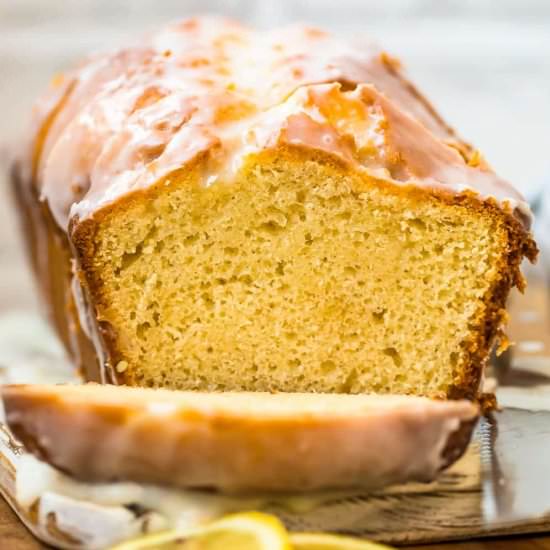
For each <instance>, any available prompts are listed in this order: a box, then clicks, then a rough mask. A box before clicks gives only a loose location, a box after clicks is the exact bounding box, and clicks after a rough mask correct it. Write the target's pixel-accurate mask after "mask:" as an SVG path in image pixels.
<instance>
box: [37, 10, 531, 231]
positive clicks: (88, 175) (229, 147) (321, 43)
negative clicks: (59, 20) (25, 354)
mask: <svg viewBox="0 0 550 550" xmlns="http://www.w3.org/2000/svg"><path fill="white" fill-rule="evenodd" d="M52 96H53V98H54V99H53V100H52ZM61 104H62V108H61V109H60V110H59V115H58V116H56V117H53V122H52V121H49V119H48V116H49V115H50V114H51V113H52V112H54V111H55V108H56V106H58V105H61ZM52 105H53V107H52ZM47 121H48V123H51V128H50V130H49V132H48V134H47V138H46V139H45V142H44V144H43V146H42V145H39V144H38V142H39V141H40V140H39V134H40V129H41V128H44V126H45V125H47V124H46V122H47ZM33 128H34V133H35V136H37V137H36V139H35V140H34V147H35V148H37V147H38V149H39V150H40V151H39V153H40V154H36V152H35V154H34V156H38V159H37V161H36V176H37V178H38V184H39V185H40V186H41V188H42V196H43V198H44V199H45V200H47V202H48V204H49V206H50V208H51V210H52V212H53V214H54V217H55V219H56V220H57V223H58V224H59V225H60V226H61V227H63V228H66V227H67V225H68V220H69V218H70V217H72V216H78V217H79V218H80V219H82V218H85V217H87V216H90V215H92V214H93V213H94V212H95V211H96V210H97V209H98V208H101V207H102V206H104V205H106V204H109V203H111V202H113V201H116V200H117V199H118V198H119V197H121V196H123V195H125V194H127V193H129V192H132V191H134V190H136V189H142V188H146V187H148V186H150V185H152V184H154V183H155V182H156V181H158V180H159V179H161V178H163V177H165V176H167V175H168V174H170V173H171V172H172V171H174V170H176V169H180V168H181V167H183V166H185V165H186V164H188V163H189V162H191V161H192V160H193V159H194V158H196V156H197V155H198V154H200V153H205V154H207V155H208V158H209V160H208V170H207V173H206V174H205V180H204V183H205V185H212V184H214V183H215V182H217V181H231V179H233V178H234V177H235V174H236V172H237V171H238V169H239V167H240V166H241V165H242V163H243V160H244V158H245V157H246V156H247V155H248V154H250V153H253V152H256V151H261V150H263V149H268V148H272V147H275V146H277V145H279V144H284V143H289V144H300V145H303V146H305V147H308V148H311V149H320V150H324V151H327V152H329V153H332V154H336V155H338V156H340V157H342V158H343V159H345V160H346V161H348V162H349V163H350V164H351V165H352V166H353V167H354V168H356V169H357V170H360V171H364V172H365V173H367V174H369V175H372V176H374V177H377V178H379V179H384V180H386V181H389V182H392V183H394V184H397V185H415V186H423V187H429V188H437V189H440V190H444V191H447V192H451V193H462V192H464V191H465V190H472V191H474V192H475V193H476V194H478V195H479V197H480V198H481V199H487V198H494V199H496V200H497V202H499V203H500V204H501V205H502V207H503V208H504V209H506V210H509V211H510V212H512V211H513V209H515V208H517V209H518V210H520V211H521V213H522V218H527V219H528V218H530V211H529V208H528V206H527V204H526V203H525V201H524V200H523V198H522V197H521V195H520V194H519V193H517V191H515V190H514V189H513V187H511V186H510V185H509V184H507V183H506V182H504V181H502V180H500V179H499V178H497V176H495V174H494V173H493V172H492V171H490V169H489V168H488V167H486V166H484V165H483V166H469V165H468V164H467V163H466V161H465V160H464V158H463V155H461V154H459V152H458V150H460V151H461V152H462V153H463V154H464V155H466V156H468V155H471V151H470V150H469V148H468V146H467V145H465V144H464V143H462V142H461V141H460V140H459V139H458V138H457V137H456V136H455V134H454V133H453V132H452V130H450V129H449V128H448V127H447V126H446V125H445V124H444V123H443V122H442V121H441V119H440V118H439V117H438V116H437V114H436V113H435V112H434V111H433V109H432V108H431V107H430V105H429V104H428V103H427V102H426V101H425V100H424V99H423V98H422V96H420V95H419V94H418V92H416V90H415V89H414V88H413V87H412V86H411V85H410V83H408V82H407V81H406V80H405V79H404V78H403V77H402V75H401V73H400V71H399V67H398V65H397V63H396V62H395V61H394V60H392V59H390V58H389V57H388V56H387V55H386V54H383V53H381V52H380V51H379V50H377V49H376V48H374V47H373V46H372V45H369V46H363V47H361V48H358V47H356V46H352V45H349V44H346V43H344V42H340V41H337V40H335V39H334V38H332V37H331V36H329V35H327V34H326V33H324V32H322V31H319V30H316V29H309V28H301V27H291V28H287V29H283V30H279V31H271V32H254V31H252V30H250V29H248V28H246V27H243V26H241V25H239V24H238V23H235V22H231V21H228V20H224V19H217V18H199V19H189V20H185V21H183V22H181V23H178V24H175V25H171V26H169V27H167V28H166V29H164V30H162V31H160V32H159V33H157V34H154V35H152V36H150V37H148V38H147V39H146V40H144V42H143V45H142V46H140V47H139V48H134V49H129V50H126V51H122V52H117V53H115V54H112V55H107V56H99V57H97V58H94V59H93V60H92V61H90V62H89V63H87V64H85V65H83V66H82V67H81V68H80V69H77V70H76V71H75V72H74V73H72V74H71V75H68V76H67V78H66V79H65V81H64V83H62V84H61V91H60V89H59V87H58V88H56V89H54V91H53V92H52V93H51V94H50V95H49V96H47V97H46V99H45V100H43V102H42V103H41V104H39V108H38V109H37V113H36V115H35V120H34V123H33ZM448 144H450V145H452V147H450V146H449V145H448ZM396 159H398V160H396Z"/></svg>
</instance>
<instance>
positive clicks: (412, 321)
mask: <svg viewBox="0 0 550 550" xmlns="http://www.w3.org/2000/svg"><path fill="white" fill-rule="evenodd" d="M33 120H34V121H33V128H34V130H33V133H32V135H31V139H30V140H29V145H28V147H27V149H26V150H25V152H24V153H23V154H22V155H21V157H20V159H19V161H18V162H17V164H16V166H15V170H14V183H15V189H16V195H17V197H18V198H19V202H20V204H21V209H22V212H23V213H24V215H25V216H26V217H27V223H28V226H29V227H28V229H27V234H28V237H29V242H30V245H31V250H32V252H33V257H34V262H35V266H36V270H37V273H38V276H39V278H40V279H41V282H42V285H41V286H42V288H43V289H45V294H46V296H47V300H48V301H49V304H50V307H51V312H52V317H53V318H54V320H55V323H56V325H57V327H58V329H59V332H60V334H61V336H62V337H63V339H64V341H65V343H66V345H67V347H68V349H69V350H70V351H71V353H72V355H73V357H74V358H75V360H76V361H78V362H79V363H80V365H81V366H82V367H83V369H84V373H85V377H86V378H87V379H89V380H102V381H108V382H113V383H119V384H128V385H139V386H152V387H169V388H174V389H175V388H178V389H187V390H191V389H194V390H225V391H230V390H231V391H237V390H248V391H250V390H254V391H285V392H330V393H334V392H336V393H364V392H378V393H404V394H419V395H424V396H432V397H434V396H437V397H468V398H474V397H476V395H477V394H478V390H479V382H480V378H481V374H482V369H483V365H484V363H485V362H486V360H487V357H488V354H489V352H490V349H491V346H492V345H493V343H494V341H495V339H496V338H497V337H498V336H499V334H500V330H501V327H502V325H503V324H504V322H505V320H506V313H505V309H504V308H505V302H506V297H507V295H508V293H509V291H510V289H511V287H512V286H514V285H516V286H518V287H520V288H521V287H522V285H523V282H522V277H521V274H520V272H519V266H520V262H521V261H522V258H523V257H525V256H526V257H527V258H529V259H531V260H533V259H534V258H535V256H536V246H535V243H534V242H533V240H532V238H531V235H530V232H529V218H530V212H529V209H528V207H527V205H526V204H525V202H524V201H523V199H522V197H521V195H520V194H519V193H518V192H517V191H515V190H514V189H513V188H512V187H511V186H510V185H509V184H507V183H506V182H504V181H502V180H501V179H499V178H498V177H497V176H496V175H495V174H494V173H493V171H492V170H491V169H490V168H489V167H488V166H487V165H486V163H485V162H484V161H483V160H482V158H481V156H480V155H479V153H477V152H475V151H473V150H472V149H471V148H470V147H469V146H468V145H467V144H465V143H463V142H462V141H461V140H460V139H458V138H457V136H456V135H455V134H454V133H453V132H452V130H450V129H449V127H448V126H446V125H445V124H444V123H443V122H442V120H441V119H440V118H439V117H438V115H437V114H436V113H435V112H434V110H433V109H432V107H431V106H430V105H429V104H428V103H427V102H426V101H425V100H424V98H423V97H422V96H421V95H419V93H418V92H417V91H416V90H415V89H414V88H413V86H412V85H411V84H410V83H409V82H408V81H407V80H406V79H405V78H404V77H403V76H402V74H401V70H400V68H399V65H398V63H397V62H396V61H395V60H393V59H392V58H390V57H389V56H388V55H386V54H385V53H383V52H380V51H378V50H376V49H375V48H374V47H372V46H369V45H363V46H360V47H359V46H357V47H353V46H351V45H347V44H343V43H340V42H338V41H336V40H335V39H333V38H332V37H330V36H328V35H327V34H325V33H324V32H321V31H319V30H315V29H309V28H296V27H293V28H290V29H285V30H280V31H273V32H254V31H252V30H250V29H248V28H246V27H243V26H241V25H239V24H237V23H234V22H230V21H226V20H219V19H210V18H205V19H190V20H186V21H183V22H181V23H179V24H175V25H172V26H170V27H168V28H166V29H165V30H163V31H161V32H159V33H157V34H154V35H152V36H150V37H148V38H147V39H145V40H144V41H143V42H142V43H141V46H139V47H134V48H130V49H127V50H123V51H119V52H116V53H114V54H110V55H101V56H97V57H94V58H92V59H91V60H89V61H87V62H86V63H84V64H83V65H81V66H80V67H79V68H77V69H76V70H75V71H74V72H71V73H69V74H67V75H66V76H64V77H60V78H59V79H57V81H56V82H55V83H54V84H53V86H52V90H51V92H50V94H49V95H48V96H46V98H45V99H44V100H42V102H41V103H39V104H38V105H37V108H36V111H35V114H34V119H33Z"/></svg>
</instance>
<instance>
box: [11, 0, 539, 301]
mask: <svg viewBox="0 0 550 550" xmlns="http://www.w3.org/2000/svg"><path fill="white" fill-rule="evenodd" d="M205 12H209V13H219V14H225V15H230V16H234V17H237V18H239V19H242V20H244V21H247V22H249V23H251V24H253V25H255V26H258V27H261V28H269V27H274V26H277V25H281V24H285V23H289V22H306V23H309V24H313V25H318V26H322V27H325V28H328V29H331V30H333V31H334V32H336V33H340V34H342V35H345V36H350V35H355V36H367V37H372V38H374V39H375V40H376V41H378V42H379V43H380V44H382V45H383V46H384V48H385V49H386V50H387V51H388V52H390V53H392V54H394V55H397V56H398V57H400V58H401V59H402V61H403V62H404V65H405V67H406V68H407V69H408V72H409V75H410V76H411V78H412V80H413V81H414V82H415V83H416V84H417V85H418V86H419V88H420V89H421V90H422V91H423V92H424V93H425V94H426V95H427V96H428V97H429V98H430V99H431V100H432V101H433V103H434V104H435V105H436V107H437V108H438V109H439V111H440V112H441V113H442V114H443V116H444V117H445V118H446V119H447V120H448V121H449V122H450V123H451V124H452V125H453V126H455V127H456V128H457V129H458V130H459V132H460V134H462V135H463V136H464V137H465V138H466V139H467V140H468V141H470V142H472V143H474V144H475V145H476V146H477V147H478V148H479V149H481V150H482V151H483V153H484V154H485V156H486V157H487V159H488V160H489V161H490V163H491V164H492V165H493V166H494V167H495V169H496V170H497V171H498V172H499V173H500V174H501V175H502V176H504V177H505V178H507V179H509V180H511V181H512V182H514V183H515V185H516V186H518V187H519V188H520V189H522V190H523V192H524V193H525V194H526V195H527V196H528V197H529V198H530V199H532V200H535V198H536V197H537V196H538V195H539V193H540V190H541V188H542V186H543V185H544V182H545V181H546V182H547V187H548V188H549V189H550V178H549V176H550V1H548V0H449V1H441V0H384V1H383V2H382V1H380V0H376V1H374V0H272V1H268V0H127V1H123V0H47V1H46V0H0V151H1V152H2V153H3V158H4V160H5V159H6V158H7V156H8V155H7V150H8V148H9V147H10V145H11V144H13V143H14V142H15V141H16V139H17V137H18V136H19V135H20V134H21V132H22V130H23V128H24V127H25V122H26V120H27V115H28V113H29V110H30V107H31V105H32V101H33V99H34V98H35V97H36V96H37V94H39V93H40V92H41V91H42V90H43V89H44V87H45V86H46V84H47V82H48V81H49V79H50V78H51V76H52V75H53V74H54V73H56V72H58V71H60V70H63V69H65V68H67V67H69V66H70V65H71V64H72V63H74V62H75V60H78V59H79V58H81V57H82V56H84V55H86V54H87V53H89V52H90V51H94V50H101V49H106V48H110V47H113V46H116V45H122V44H124V42H125V41H127V40H128V38H130V39H133V38H135V36H136V35H139V33H143V32H146V31H149V30H151V29H154V28H156V27H158V26H160V25H162V24H163V23H164V22H166V21H170V20H174V19H178V18H182V17H185V16H188V15H192V14H199V13H205ZM5 172H6V170H5V168H4V167H2V171H1V174H0V311H5V310H6V309H12V308H14V307H17V308H24V309H28V308H34V307H35V301H34V300H35V299H34V293H33V289H32V284H31V281H30V277H29V275H28V273H27V271H26V269H25V267H24V266H25V264H24V258H23V254H22V252H21V250H20V248H19V246H18V244H17V243H18V236H17V222H16V220H15V218H14V216H13V213H12V212H11V210H10V204H9V200H8V196H7V189H6V178H5ZM549 194H550V193H549ZM548 202H550V201H548ZM548 209H549V211H550V207H548ZM548 219H550V215H549V216H548ZM537 230H538V231H539V233H540V235H542V236H543V235H544V234H550V222H548V225H547V226H546V228H544V226H543V224H542V223H541V224H540V226H539V227H538V228H537Z"/></svg>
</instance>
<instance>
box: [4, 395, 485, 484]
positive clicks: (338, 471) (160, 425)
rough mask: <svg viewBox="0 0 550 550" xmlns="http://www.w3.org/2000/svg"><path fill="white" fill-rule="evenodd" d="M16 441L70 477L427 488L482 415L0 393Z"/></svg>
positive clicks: (431, 408)
mask: <svg viewBox="0 0 550 550" xmlns="http://www.w3.org/2000/svg"><path fill="white" fill-rule="evenodd" d="M2 399H3V404H4V408H5V410H6V418H7V422H8V425H9V426H10V429H11V430H12V432H13V433H14V435H15V436H16V437H17V438H18V439H19V440H20V441H21V442H22V443H23V444H24V445H25V447H26V449H27V451H29V452H32V453H34V454H35V455H36V456H37V457H38V458H40V459H41V460H44V461H46V462H48V463H50V464H51V465H53V466H55V467H56V468H58V469H60V470H61V471H63V472H65V473H68V474H69V475H71V476H73V477H75V478H77V479H81V480H85V481H90V482H110V481H115V480H118V481H121V480H126V481H135V482H140V483H146V484H156V485H168V486H172V487H178V488H185V489H190V488H209V489H217V490H220V491H226V492H241V493H245V492H248V493H250V492H286V493H291V494H295V493H302V492H306V491H314V490H326V489H355V490H357V489H366V490H373V489H379V488H381V487H384V486H386V485H391V484H394V483H402V482H406V481H412V480H416V481H430V480H432V479H434V478H435V476H436V475H437V474H438V473H439V472H440V471H441V469H443V468H444V467H446V466H448V465H449V464H451V463H452V462H454V461H455V460H456V459H457V458H458V457H459V456H460V455H461V454H462V453H463V452H464V449H465V448H466V445H467V443H468V441H469V438H470V434H471V431H472V429H473V426H474V425H475V422H476V419H477V415H478V409H477V407H476V406H475V405H473V404H472V403H469V402H467V401H432V400H429V399H423V398H420V397H413V396H376V395H374V396H372V395H371V396H369V395H319V394H296V393H292V394H284V393H279V394H269V393H257V392H256V393H229V392H227V393H200V392H174V391H167V390H152V389H145V388H127V387H113V386H109V385H103V386H100V385H90V386H85V385H80V386H40V385H34V386H4V387H3V388H2Z"/></svg>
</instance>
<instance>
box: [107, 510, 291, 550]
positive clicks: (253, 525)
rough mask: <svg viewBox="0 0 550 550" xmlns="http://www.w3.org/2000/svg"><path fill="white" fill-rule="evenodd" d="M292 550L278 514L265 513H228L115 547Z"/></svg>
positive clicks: (116, 549) (128, 549)
mask: <svg viewBox="0 0 550 550" xmlns="http://www.w3.org/2000/svg"><path fill="white" fill-rule="evenodd" d="M229 549H231V550H292V546H291V544H290V538H289V535H288V533H287V531H286V529H285V528H284V525H283V524H282V523H281V521H280V520H278V519H277V518H276V517H274V516H271V515H269V514H263V513H261V512H246V513H242V514H233V515H229V516H225V517H223V518H221V519H219V520H217V521H214V522H212V523H208V524H206V525H204V526H200V527H196V528H193V529H188V530H183V531H182V530H171V531H164V532H161V533H155V534H151V535H146V536H144V537H140V538H137V539H134V540H129V541H127V542H123V543H122V544H119V545H116V546H114V547H113V548H112V549H111V550H229Z"/></svg>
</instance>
